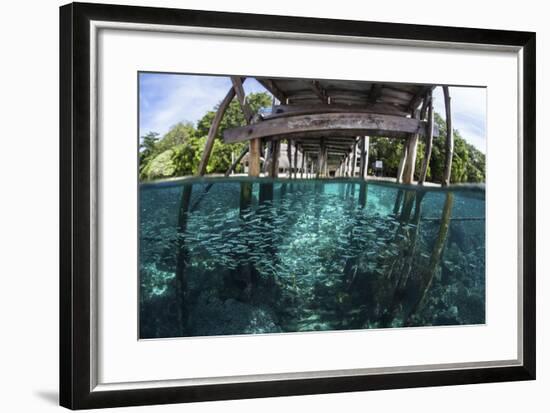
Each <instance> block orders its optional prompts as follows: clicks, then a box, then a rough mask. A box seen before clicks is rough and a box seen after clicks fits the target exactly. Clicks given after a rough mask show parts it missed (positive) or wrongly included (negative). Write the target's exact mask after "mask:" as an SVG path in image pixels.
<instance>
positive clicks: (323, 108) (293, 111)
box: [263, 103, 409, 119]
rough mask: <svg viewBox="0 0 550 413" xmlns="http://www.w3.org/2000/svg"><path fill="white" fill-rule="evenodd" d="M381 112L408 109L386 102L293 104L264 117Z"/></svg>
mask: <svg viewBox="0 0 550 413" xmlns="http://www.w3.org/2000/svg"><path fill="white" fill-rule="evenodd" d="M348 112H356V113H381V114H387V115H398V116H407V115H408V114H409V112H408V111H404V110H403V109H401V108H400V107H398V106H395V105H390V104H386V103H375V104H373V103H367V104H365V105H345V104H338V103H331V104H330V105H325V104H321V103H319V104H293V105H277V106H274V107H273V109H272V112H271V114H270V115H267V116H264V117H263V119H273V118H282V117H288V116H295V115H312V114H315V113H348Z"/></svg>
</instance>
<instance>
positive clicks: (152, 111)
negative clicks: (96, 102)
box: [139, 73, 265, 136]
mask: <svg viewBox="0 0 550 413" xmlns="http://www.w3.org/2000/svg"><path fill="white" fill-rule="evenodd" d="M243 86H244V89H245V92H246V93H247V94H248V93H252V92H260V91H265V89H264V88H263V87H262V86H261V85H260V84H259V83H258V82H257V81H256V80H254V79H248V80H246V81H245V82H244V85H243ZM230 87H231V80H230V79H229V78H228V77H224V76H200V75H180V74H166V73H162V74H160V73H143V74H141V76H140V125H139V129H140V136H143V135H145V134H146V133H148V132H157V133H159V134H161V135H163V134H164V133H166V132H167V131H168V130H169V129H170V127H172V126H173V125H175V124H176V123H178V122H192V123H196V122H197V121H198V120H200V119H201V118H202V116H203V115H204V114H205V113H206V112H208V111H209V110H212V109H213V108H214V107H215V106H216V105H217V104H218V103H219V102H220V101H221V100H222V99H223V98H224V97H225V95H226V94H227V92H228V90H229V88H230Z"/></svg>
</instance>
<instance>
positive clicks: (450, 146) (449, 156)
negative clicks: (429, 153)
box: [441, 86, 454, 186]
mask: <svg viewBox="0 0 550 413" xmlns="http://www.w3.org/2000/svg"><path fill="white" fill-rule="evenodd" d="M443 97H444V99H445V122H446V124H447V136H446V138H445V172H444V175H443V181H442V183H441V184H442V185H443V186H448V185H449V184H450V183H451V168H452V165H453V152H454V137H453V123H452V119H451V96H450V95H449V87H448V86H443Z"/></svg>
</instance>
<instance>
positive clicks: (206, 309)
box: [139, 178, 485, 338]
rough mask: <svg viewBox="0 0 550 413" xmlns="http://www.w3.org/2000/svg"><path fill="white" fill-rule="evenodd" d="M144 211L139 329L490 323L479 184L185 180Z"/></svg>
mask: <svg viewBox="0 0 550 413" xmlns="http://www.w3.org/2000/svg"><path fill="white" fill-rule="evenodd" d="M262 185H263V187H262ZM243 186H248V188H251V193H250V196H249V199H248V200H247V202H245V203H244V204H243V200H242V192H243ZM184 188H187V191H189V192H190V197H189V198H186V197H185V196H182V194H183V191H184ZM265 188H267V189H268V190H269V192H268V193H269V194H270V196H268V197H266V196H263V195H262V193H261V191H262V190H264V189H265ZM362 191H363V192H362ZM189 192H188V194H189ZM139 220H140V226H139V231H140V233H139V251H140V255H139V261H140V262H139V264H140V265H139V268H140V270H139V277H140V337H141V338H161V337H189V336H212V335H230V334H260V333H292V332H308V331H330V330H353V329H371V328H392V327H394V328H395V327H409V326H415V327H419V326H440V325H467V324H482V323H484V322H485V190H484V187H451V188H450V189H446V190H443V189H431V188H430V189H425V188H420V187H401V186H397V185H391V184H378V183H368V184H365V183H363V182H359V181H349V180H348V181H330V180H327V181H317V180H274V181H273V180H271V181H268V182H267V183H266V181H265V180H250V179H236V178H230V179H225V180H221V179H211V180H209V179H201V180H190V181H189V180H186V181H182V182H171V183H159V184H145V185H142V186H141V187H140V214H139ZM182 223H183V224H182Z"/></svg>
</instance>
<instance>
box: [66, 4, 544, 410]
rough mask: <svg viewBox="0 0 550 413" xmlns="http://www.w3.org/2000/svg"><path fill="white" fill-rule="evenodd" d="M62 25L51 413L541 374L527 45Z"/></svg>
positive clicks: (465, 37) (73, 13) (156, 23)
mask: <svg viewBox="0 0 550 413" xmlns="http://www.w3.org/2000/svg"><path fill="white" fill-rule="evenodd" d="M60 13H61V15H60V17H61V18H60V23H61V24H60V51H61V53H60V59H61V60H60V72H61V73H60V101H61V108H60V155H61V165H60V168H61V169H60V172H61V173H60V179H61V182H60V185H61V199H60V208H61V210H60V217H61V228H60V242H61V245H60V247H61V255H60V360H61V365H60V401H61V405H62V406H65V407H68V408H71V409H84V408H101V407H114V406H130V405H144V404H160V403H179V402H194V401H206V400H224V399H235V398H257V397H272V396H286V395H303V394H317V393H330V392H349V391H361V390H375V389H394V388H405V387H421V386H439V385H454V384H471V383H484V382H496V381H512V380H533V379H534V378H535V90H536V87H535V33H528V32H515V31H496V30H486V29H472V28H456V27H452V28H451V27H436V26H421V25H405V24H395V23H380V22H365V21H342V20H330V19H317V18H308V17H285V16H267V15H254V14H237V13H222V12H210V11H208V12H207V11H196V10H177V9H163V8H148V7H130V6H115V5H104V4H81V3H72V4H68V5H66V6H63V7H61V9H60Z"/></svg>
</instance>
